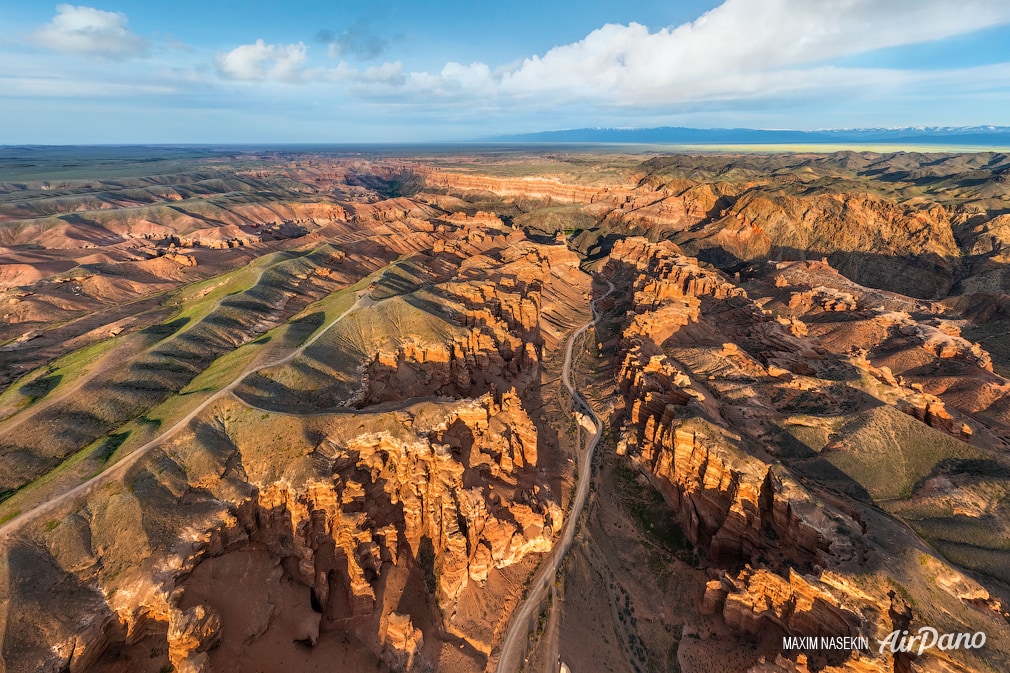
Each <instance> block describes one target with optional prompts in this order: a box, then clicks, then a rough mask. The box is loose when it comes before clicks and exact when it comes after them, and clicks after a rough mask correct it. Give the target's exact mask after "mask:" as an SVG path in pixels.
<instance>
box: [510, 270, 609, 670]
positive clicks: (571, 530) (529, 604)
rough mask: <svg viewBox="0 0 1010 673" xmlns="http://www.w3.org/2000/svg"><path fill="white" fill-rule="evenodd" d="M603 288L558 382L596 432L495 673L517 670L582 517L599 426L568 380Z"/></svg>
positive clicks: (516, 614) (515, 615)
mask: <svg viewBox="0 0 1010 673" xmlns="http://www.w3.org/2000/svg"><path fill="white" fill-rule="evenodd" d="M607 285H608V286H609V289H608V290H607V291H606V293H604V294H602V295H600V296H599V297H597V298H596V299H595V300H593V302H592V304H590V308H591V309H592V311H593V319H592V321H590V322H587V323H586V324H585V325H583V326H582V327H580V328H579V329H578V330H576V331H575V332H573V333H572V335H571V336H570V337H568V346H567V347H566V349H565V364H564V367H562V370H561V381H562V382H563V383H564V385H565V388H567V389H568V392H569V393H571V395H572V400H573V402H574V403H575V409H576V410H581V412H582V413H584V414H585V415H586V416H588V417H589V418H590V419H592V422H593V425H594V426H595V427H596V430H595V431H594V432H593V433H592V434H590V435H589V438H588V441H587V442H586V448H585V451H584V452H583V454H582V457H581V458H580V460H579V473H578V475H579V486H578V488H577V489H576V491H575V499H574V500H573V501H572V509H571V512H569V514H568V518H567V519H566V520H565V525H564V527H563V528H562V530H561V537H560V538H559V539H558V541H557V543H556V544H555V545H554V548H553V549H552V550H551V552H550V554H549V555H548V556H547V558H546V559H545V560H544V563H543V564H542V565H541V566H540V569H539V570H538V571H537V573H536V575H534V577H533V581H532V582H531V583H530V587H529V592H528V594H527V596H526V600H524V601H523V602H522V604H520V606H519V608H518V609H516V611H515V612H514V613H513V615H512V620H511V621H510V622H509V628H508V631H507V632H506V633H505V639H504V640H503V641H502V649H501V656H500V657H499V658H498V667H497V669H495V670H496V671H497V673H515V672H516V671H518V670H519V664H520V662H521V659H522V656H523V653H524V651H525V644H526V638H527V636H528V635H529V634H530V633H531V632H532V631H533V629H534V628H536V619H537V616H538V612H537V610H538V608H539V607H540V605H541V603H542V602H543V597H544V592H545V591H547V589H548V587H550V584H551V581H552V580H553V579H554V576H555V575H556V574H557V571H558V568H559V567H560V565H561V561H562V560H563V559H564V558H565V554H567V553H568V550H569V548H570V547H571V546H572V540H574V539H575V527H576V523H577V522H578V520H579V516H580V515H581V514H582V509H583V508H584V507H585V505H586V497H587V496H588V495H589V485H590V483H591V482H592V469H593V452H594V450H595V449H596V445H597V444H599V442H600V434H601V432H602V430H603V422H602V421H601V420H600V417H599V416H597V415H596V413H595V412H594V411H593V410H592V409H591V408H590V407H589V405H588V404H587V403H586V400H585V399H584V398H583V397H582V395H580V394H579V392H578V391H577V390H576V389H575V383H574V382H573V380H572V349H573V348H574V347H575V342H576V341H578V340H579V337H581V336H582V335H583V334H585V333H586V330H588V329H589V328H590V327H592V326H594V325H595V324H596V322H597V321H598V320H599V319H600V313H599V311H598V310H597V308H596V305H597V304H598V303H599V302H600V301H601V300H602V299H604V298H605V297H607V296H609V295H610V294H611V293H612V292H613V291H614V284H613V283H611V282H610V281H609V280H608V281H607ZM580 427H581V425H580Z"/></svg>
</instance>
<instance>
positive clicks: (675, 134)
mask: <svg viewBox="0 0 1010 673" xmlns="http://www.w3.org/2000/svg"><path fill="white" fill-rule="evenodd" d="M484 140H485V141H492V142H522V143H644V144H653V143H661V144H677V145H704V144H713V145H726V144H755V145H760V144H821V143H834V144H845V143H873V144H923V145H975V146H978V145H982V146H998V147H1003V146H1010V126H930V127H908V128H867V129H824V130H817V131H794V130H772V129H694V128H685V127H680V126H660V127H658V128H650V129H635V128H584V129H564V130H559V131H540V132H537V133H518V134H511V135H502V136H495V137H492V138H485V139H484Z"/></svg>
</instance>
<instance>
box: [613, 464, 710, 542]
mask: <svg viewBox="0 0 1010 673" xmlns="http://www.w3.org/2000/svg"><path fill="white" fill-rule="evenodd" d="M614 482H615V485H616V486H617V488H618V492H619V493H620V494H621V496H622V497H621V499H622V501H623V502H624V503H625V505H626V506H627V507H628V511H630V512H631V515H632V516H633V517H634V519H635V522H636V523H637V524H638V527H639V528H640V529H641V531H642V533H644V534H645V536H646V537H648V538H649V539H650V540H652V541H653V542H655V543H656V544H658V545H660V546H661V547H663V548H664V549H666V550H667V551H668V552H670V553H671V554H676V555H678V556H684V555H685V554H687V556H688V557H689V556H690V552H691V549H692V547H691V543H690V542H689V541H688V540H687V538H686V537H685V536H684V531H683V530H681V528H680V525H679V524H678V523H677V515H676V513H675V512H674V511H673V509H671V508H670V506H669V505H667V504H666V501H665V500H663V496H662V494H660V492H659V491H657V490H656V489H655V488H653V487H652V486H651V485H650V484H647V483H646V484H643V483H641V482H640V481H639V474H638V472H635V471H634V470H633V469H631V468H630V467H628V465H627V463H626V462H624V461H623V460H622V461H618V462H617V464H616V465H615V466H614Z"/></svg>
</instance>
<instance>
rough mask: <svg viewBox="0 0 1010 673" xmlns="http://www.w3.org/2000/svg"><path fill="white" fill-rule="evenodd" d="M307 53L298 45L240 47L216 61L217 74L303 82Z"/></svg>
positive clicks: (257, 79) (242, 77)
mask: <svg viewBox="0 0 1010 673" xmlns="http://www.w3.org/2000/svg"><path fill="white" fill-rule="evenodd" d="M306 55H307V49H306V48H305V45H304V44H303V43H301V42H299V43H298V44H281V45H276V44H266V43H264V42H263V40H256V43H255V44H243V45H241V46H239V47H235V48H234V49H232V50H231V51H229V52H228V53H227V54H220V55H219V56H218V57H217V59H216V60H215V65H216V66H217V70H218V73H219V74H220V75H221V76H222V77H224V78H226V79H235V80H247V81H260V82H262V81H267V80H274V81H278V82H287V83H293V82H298V81H301V80H302V79H303V76H304V66H305V59H306Z"/></svg>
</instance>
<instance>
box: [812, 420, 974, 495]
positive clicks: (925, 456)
mask: <svg viewBox="0 0 1010 673" xmlns="http://www.w3.org/2000/svg"><path fill="white" fill-rule="evenodd" d="M838 434H839V435H840V436H841V437H842V438H843V439H842V441H841V442H840V444H836V445H832V446H831V447H827V448H825V450H824V451H822V452H821V456H822V457H823V458H824V459H826V460H827V461H829V462H830V463H831V464H832V465H833V466H835V467H836V468H838V469H839V470H840V471H842V472H844V473H845V474H846V475H848V476H849V477H850V478H851V479H852V480H854V481H856V482H857V483H859V484H860V485H861V486H862V487H863V488H865V489H866V491H867V492H868V493H869V494H870V496H871V497H872V498H873V499H874V500H876V501H877V502H883V501H888V500H894V499H897V498H907V497H909V496H910V495H911V494H912V489H913V487H914V486H915V485H916V483H918V482H919V480H921V479H922V478H923V477H925V476H927V475H928V474H930V473H931V472H932V471H933V470H934V468H935V467H936V466H937V464H939V463H940V462H941V461H943V460H947V459H953V458H963V459H966V458H981V457H983V454H982V452H981V451H979V450H978V449H975V448H974V447H972V446H970V445H968V444H965V443H964V442H961V441H958V440H956V439H954V438H953V437H951V436H949V435H947V434H945V433H943V432H940V431H939V430H934V429H933V428H931V427H929V426H928V425H926V424H925V423H922V422H921V421H918V420H916V419H914V418H912V417H911V416H909V415H908V414H905V413H902V412H900V411H898V410H897V409H895V408H893V407H890V406H882V407H876V408H874V409H871V410H869V411H866V412H862V413H859V414H855V415H853V416H852V417H851V420H849V421H848V422H846V423H844V424H843V425H842V426H841V427H840V428H839V429H838Z"/></svg>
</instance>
